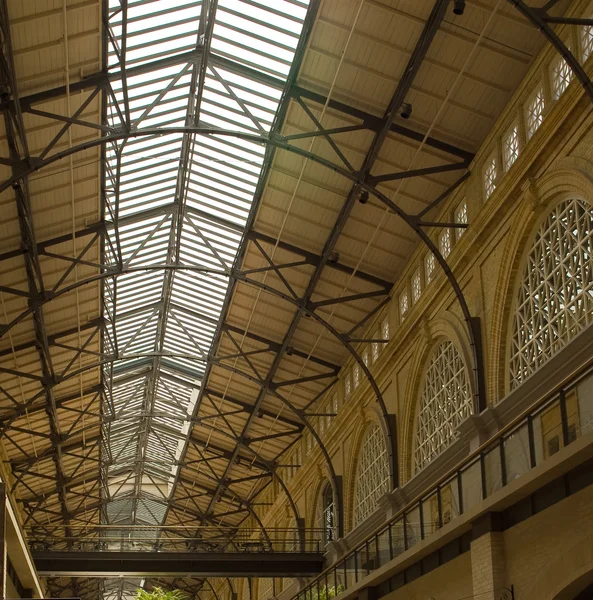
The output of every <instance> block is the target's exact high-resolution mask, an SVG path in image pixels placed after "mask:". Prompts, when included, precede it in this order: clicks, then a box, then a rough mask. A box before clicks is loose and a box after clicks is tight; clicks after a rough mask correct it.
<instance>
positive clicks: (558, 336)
mask: <svg viewBox="0 0 593 600" xmlns="http://www.w3.org/2000/svg"><path fill="white" fill-rule="evenodd" d="M592 254H593V207H591V205H590V204H589V203H588V202H585V201H584V200H580V199H578V198H572V199H570V200H565V201H564V202H561V203H560V204H557V205H556V206H555V207H554V208H553V209H552V210H551V211H550V212H549V213H548V214H547V216H546V218H545V220H544V221H543V223H542V224H541V225H540V226H539V227H538V229H537V230H536V232H535V235H534V237H533V238H532V242H531V244H530V246H529V251H528V252H527V254H526V256H525V258H524V262H523V266H522V269H521V271H520V273H521V280H520V282H519V286H518V289H517V292H516V297H515V304H514V310H513V319H512V320H511V322H512V327H513V329H512V332H511V340H510V351H509V359H508V365H509V377H510V389H514V388H516V387H517V386H519V385H520V384H521V383H523V381H525V379H527V378H528V377H529V376H530V375H532V374H533V373H535V371H537V370H538V369H539V368H540V367H541V366H542V365H544V364H545V363H546V362H547V361H548V360H549V359H550V358H552V356H554V354H556V353H557V352H558V351H559V350H560V349H561V348H563V347H564V346H565V345H566V344H567V343H568V342H569V341H570V340H571V339H572V338H574V337H575V336H576V335H577V334H578V333H580V332H581V331H582V330H583V329H584V328H585V327H587V326H588V325H590V324H591V323H592V322H593V301H592V300H591V297H592V295H593V272H592V270H591V259H592Z"/></svg>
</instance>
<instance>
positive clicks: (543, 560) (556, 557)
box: [504, 486, 593, 600]
mask: <svg viewBox="0 0 593 600" xmlns="http://www.w3.org/2000/svg"><path fill="white" fill-rule="evenodd" d="M504 553H505V556H506V569H507V576H508V580H509V582H510V583H512V584H513V585H514V586H515V594H516V597H517V598H520V599H521V600H553V599H554V598H555V596H556V595H557V594H558V593H559V592H560V591H561V590H563V589H564V588H565V587H566V586H567V585H568V584H569V583H571V582H572V581H574V580H575V579H577V578H578V577H579V576H581V575H582V574H584V573H587V572H591V573H592V574H593V486H590V487H588V488H586V489H584V490H582V491H580V492H578V493H577V494H574V495H573V496H571V497H569V498H567V499H565V500H563V501H562V502H559V503H558V504H555V505H554V506H551V507H550V508H548V509H546V510H544V511H542V512H541V513H539V514H537V515H535V516H534V517H532V518H530V519H528V520H526V521H524V522H523V523H519V524H518V525H516V526H515V527H512V528H511V529H509V530H507V531H505V532H504ZM592 580H593V579H592Z"/></svg>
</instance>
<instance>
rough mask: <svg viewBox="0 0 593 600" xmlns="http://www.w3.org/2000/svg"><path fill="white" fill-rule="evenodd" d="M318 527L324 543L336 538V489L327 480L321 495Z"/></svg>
mask: <svg viewBox="0 0 593 600" xmlns="http://www.w3.org/2000/svg"><path fill="white" fill-rule="evenodd" d="M317 528H318V529H319V530H320V534H321V541H322V543H324V544H327V543H329V542H331V541H333V540H334V539H335V530H336V507H335V504H334V490H333V489H332V486H331V483H330V482H329V481H326V483H325V485H324V486H323V489H322V490H321V495H320V497H319V501H318V509H317Z"/></svg>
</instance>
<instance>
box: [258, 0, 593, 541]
mask: <svg viewBox="0 0 593 600" xmlns="http://www.w3.org/2000/svg"><path fill="white" fill-rule="evenodd" d="M573 4H574V5H575V6H576V7H577V8H579V10H580V9H584V8H585V7H586V5H587V2H586V0H577V1H576V2H574V3H573ZM552 56H553V51H552V49H551V48H546V49H545V50H544V51H543V52H542V54H541V56H540V57H538V58H536V59H535V60H534V65H533V69H532V71H531V74H530V75H528V76H527V77H525V81H524V83H523V84H522V85H521V87H520V89H519V90H518V92H517V94H515V96H514V97H513V98H512V99H511V100H510V102H509V105H508V107H507V110H506V111H505V112H504V114H503V115H501V118H500V119H499V121H498V123H497V125H496V126H495V127H494V129H493V131H492V133H491V135H490V136H489V138H488V139H487V140H486V141H485V143H484V147H483V150H480V152H479V153H478V155H477V157H476V159H475V161H474V163H473V164H472V176H471V177H470V178H469V179H468V181H467V182H466V184H465V185H463V186H461V187H460V188H459V190H458V191H457V192H456V193H455V194H454V195H453V196H452V197H451V199H450V200H448V201H447V202H445V203H444V205H443V207H442V213H441V216H442V217H448V218H447V220H448V219H449V218H450V215H451V212H452V210H453V208H454V207H455V206H457V204H458V203H459V201H460V200H461V198H466V200H467V202H468V212H469V219H470V227H469V228H468V229H467V231H466V232H465V233H464V235H463V236H462V237H461V239H460V241H459V242H458V243H457V244H456V245H455V246H454V248H453V250H452V253H451V255H450V257H449V264H450V266H451V268H452V270H453V273H454V274H455V276H456V278H457V280H458V281H459V284H460V286H461V288H462V290H463V293H464V295H465V298H466V300H467V303H468V305H469V308H470V312H471V313H472V315H474V316H479V317H480V318H481V320H482V337H483V346H484V358H485V367H486V386H487V399H488V402H489V403H491V404H495V403H497V402H498V401H500V400H501V399H502V398H503V397H504V396H505V394H506V393H507V383H506V378H507V375H506V373H507V365H506V361H507V358H506V356H507V343H508V340H507V338H508V330H509V320H510V318H511V316H512V310H513V299H514V297H515V290H516V286H517V278H518V275H519V274H520V271H521V266H522V262H521V260H522V256H523V253H524V250H525V247H526V244H527V243H528V241H529V240H530V238H531V236H532V232H533V229H534V227H535V226H536V224H537V222H538V219H539V218H541V216H542V215H544V213H545V212H546V211H547V210H548V209H549V208H550V207H551V206H553V205H554V204H555V203H557V202H559V201H560V200H561V199H563V198H566V197H567V195H575V194H576V195H579V196H582V197H584V198H587V199H589V200H591V201H592V202H593V115H592V112H591V102H590V100H588V99H587V98H585V97H584V94H583V92H582V89H580V87H579V86H578V85H576V84H572V85H571V86H570V88H569V89H568V90H567V92H566V93H565V94H564V95H563V97H562V98H561V99H560V100H559V101H558V103H557V105H556V106H552V107H551V109H550V111H549V112H548V114H547V116H546V119H545V120H544V123H543V124H542V126H541V128H540V131H539V132H538V135H537V139H535V138H534V139H533V140H532V141H530V142H529V143H528V144H527V145H526V146H525V147H524V148H523V149H522V152H521V156H520V157H519V159H518V160H517V162H516V163H515V165H513V168H512V169H511V171H509V173H507V174H505V175H504V177H502V179H501V181H500V183H499V185H498V187H497V190H496V191H495V192H494V194H493V195H492V197H491V198H490V199H488V201H487V202H484V200H483V198H482V193H481V190H482V182H481V175H482V162H481V161H483V159H484V157H485V156H486V154H487V153H488V152H489V151H490V149H491V148H492V147H493V145H494V144H495V141H496V140H497V139H498V137H500V135H501V133H502V131H503V130H504V129H505V128H506V127H507V125H508V122H509V119H510V118H511V117H512V116H513V115H515V116H516V115H517V114H519V113H520V111H521V110H522V102H523V101H524V99H525V97H526V95H527V94H528V93H530V90H531V89H532V88H531V87H530V86H532V84H533V81H534V78H539V77H541V74H542V72H544V71H545V69H546V68H547V64H548V63H549V61H550V60H551V57H552ZM587 68H588V70H589V71H590V72H591V71H593V63H592V62H591V61H589V63H588V66H587ZM431 235H432V237H433V238H435V237H436V235H437V232H436V231H435V232H431ZM424 255H425V249H424V248H421V247H419V248H418V250H417V252H416V253H415V254H414V256H413V257H412V259H411V260H410V262H409V265H408V267H407V269H406V270H404V273H403V279H405V278H409V277H410V276H411V274H412V273H413V272H414V271H415V269H416V268H417V267H418V266H419V265H421V264H422V261H423V258H424ZM402 285H403V283H402ZM399 290H400V288H399V287H398V286H396V288H395V290H394V298H395V300H394V301H393V302H392V303H391V304H390V306H388V307H387V308H386V310H385V314H390V315H391V328H392V340H391V341H390V342H389V344H388V345H387V346H386V348H385V349H384V350H383V352H382V354H381V357H380V359H379V361H378V362H377V363H376V364H375V365H374V366H373V369H372V370H373V375H374V377H375V378H376V380H377V382H378V384H379V387H380V389H381V390H383V391H384V398H385V401H386V404H387V407H388V410H390V411H393V412H394V413H395V414H396V417H397V423H398V432H397V433H398V453H399V469H400V473H399V474H400V481H401V482H402V483H405V482H406V481H408V480H409V479H410V477H411V476H412V472H413V470H412V449H413V433H414V420H415V415H416V408H417V400H418V395H419V388H420V385H421V376H422V372H423V369H424V367H425V363H426V359H427V357H428V355H429V352H430V350H431V348H432V347H433V346H434V344H435V343H436V342H437V341H438V340H439V339H442V338H449V339H452V340H453V341H454V342H455V343H456V345H457V346H458V348H459V350H460V352H461V353H462V354H463V355H464V357H465V358H466V362H467V363H468V367H469V368H471V365H470V362H471V351H470V347H469V339H468V335H467V330H466V327H465V324H464V320H463V317H462V313H461V310H460V307H459V305H458V303H457V302H456V300H455V297H454V294H453V293H452V290H451V286H450V285H449V284H448V283H447V282H446V280H445V278H444V276H443V274H442V273H441V274H440V275H438V276H437V277H436V279H435V280H434V281H433V282H432V283H431V284H430V289H428V290H425V292H424V293H423V295H422V296H421V298H420V300H419V301H418V303H417V304H416V305H415V306H414V307H413V308H412V309H411V310H410V311H409V313H408V315H407V317H406V319H405V320H404V322H403V323H401V324H399V323H398V321H399V319H398V318H397V312H398V311H397V298H398V294H399ZM382 316H383V315H381V316H380V317H379V318H378V321H377V322H375V323H373V324H372V327H371V329H372V330H374V329H375V328H376V327H377V324H378V322H379V321H380V319H381V318H382ZM338 387H340V386H338ZM376 406H377V402H376V399H375V397H374V396H373V394H372V392H371V390H370V386H369V385H368V384H367V383H365V382H363V383H362V384H361V385H360V387H359V388H358V389H357V390H356V391H355V392H354V393H353V394H352V396H351V397H350V398H349V399H348V400H347V401H344V399H342V405H341V407H340V410H339V414H338V416H337V417H336V418H334V419H333V422H332V425H331V427H330V429H329V431H326V433H325V434H324V436H323V437H324V443H325V445H326V447H327V449H328V452H329V454H330V455H331V457H332V463H333V466H334V469H335V471H336V473H337V474H338V475H341V476H342V477H343V489H344V502H345V506H344V513H345V514H344V517H345V518H344V522H345V526H346V530H348V528H349V527H350V526H351V523H352V514H353V500H354V497H355V486H356V481H355V478H356V458H357V452H358V449H359V447H360V442H361V439H362V435H363V432H364V427H365V425H366V424H367V423H368V421H369V420H373V419H377V418H380V417H378V416H377V414H376V410H375V409H376ZM304 455H305V452H304V449H303V458H304V460H303V468H302V469H300V472H299V473H297V475H296V476H295V477H294V478H293V479H292V480H291V481H290V483H289V484H288V487H289V489H290V491H291V494H292V495H293V497H294V500H295V502H296V504H297V507H298V510H299V513H300V515H301V516H303V517H306V519H307V521H308V522H307V526H313V525H314V522H313V521H314V512H315V511H314V506H315V503H316V495H317V494H318V491H319V489H320V486H319V482H320V480H321V478H323V477H326V476H327V473H328V469H327V465H325V463H324V460H323V457H322V454H321V452H320V451H319V450H318V449H314V450H313V451H312V453H311V455H310V456H309V457H307V458H306V459H305V456H304ZM281 474H282V471H281ZM258 512H259V513H260V515H261V517H262V519H263V521H264V522H265V523H266V524H268V525H271V524H272V523H278V524H280V525H281V526H288V525H289V523H290V520H291V518H292V514H291V513H290V512H289V511H287V502H286V498H285V497H284V494H280V495H279V496H278V497H277V498H276V502H275V504H274V506H271V507H270V506H265V507H260V508H258ZM250 525H251V526H253V522H252V520H250ZM505 551H506V548H505Z"/></svg>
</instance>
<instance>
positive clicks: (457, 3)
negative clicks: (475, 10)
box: [453, 0, 465, 15]
mask: <svg viewBox="0 0 593 600" xmlns="http://www.w3.org/2000/svg"><path fill="white" fill-rule="evenodd" d="M464 12H465V0H454V1H453V14H455V15H462V14H463V13H464Z"/></svg>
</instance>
